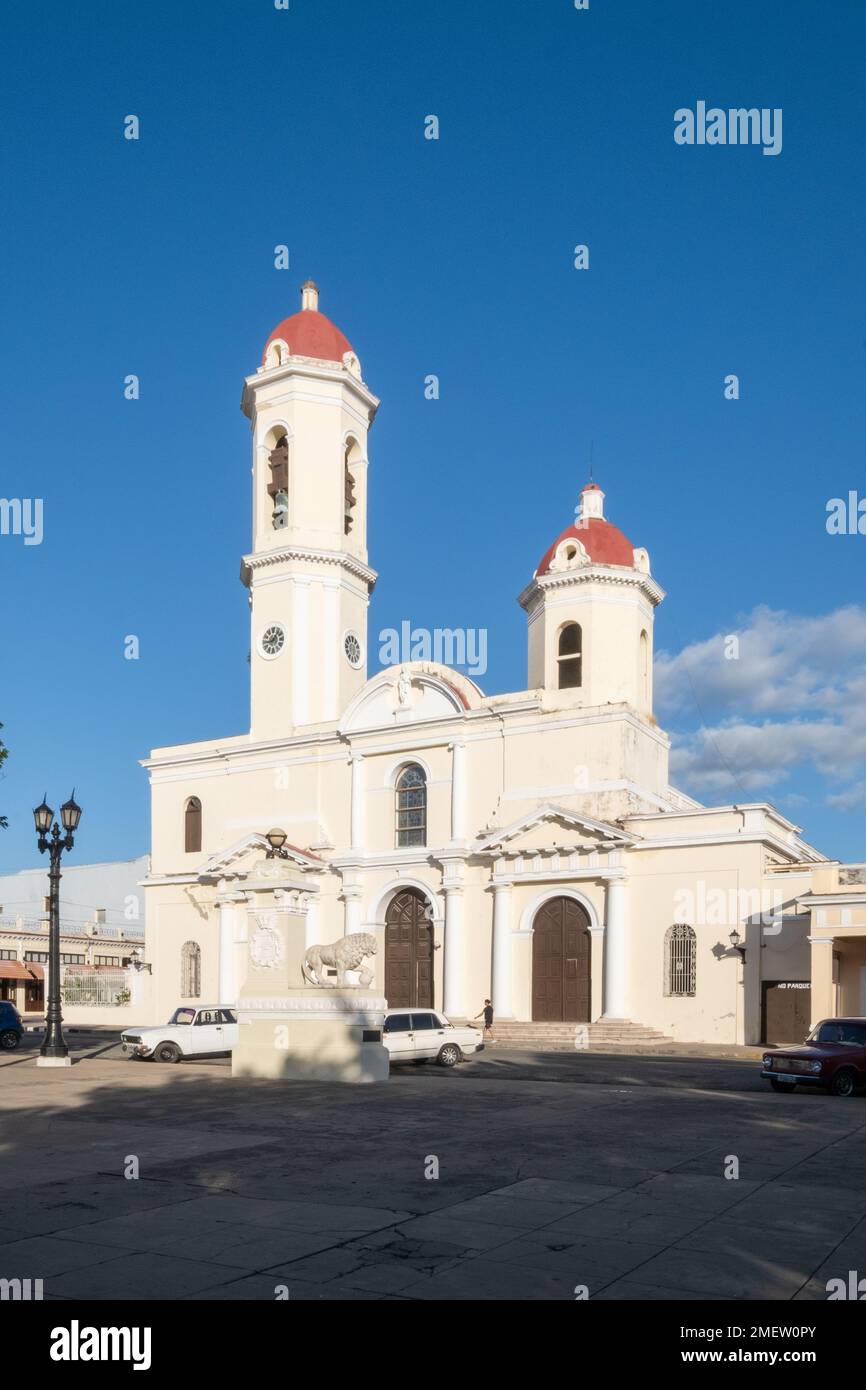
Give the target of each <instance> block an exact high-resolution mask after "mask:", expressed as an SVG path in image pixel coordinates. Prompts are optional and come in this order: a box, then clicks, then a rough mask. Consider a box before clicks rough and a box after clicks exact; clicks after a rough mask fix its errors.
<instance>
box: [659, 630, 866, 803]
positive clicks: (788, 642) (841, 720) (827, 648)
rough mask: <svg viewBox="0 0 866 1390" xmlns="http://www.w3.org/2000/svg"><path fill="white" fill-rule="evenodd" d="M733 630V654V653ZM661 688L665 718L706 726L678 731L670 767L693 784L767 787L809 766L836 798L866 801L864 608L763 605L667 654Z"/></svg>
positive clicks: (730, 792)
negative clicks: (813, 610)
mask: <svg viewBox="0 0 866 1390" xmlns="http://www.w3.org/2000/svg"><path fill="white" fill-rule="evenodd" d="M731 635H736V636H737V638H738V640H739V655H738V656H737V657H736V658H735V659H728V658H726V656H725V650H726V642H727V641H728V639H729V637H730V636H731ZM729 646H730V644H729ZM655 688H656V704H657V708H658V711H659V714H660V718H661V721H662V724H664V723H665V716H666V715H667V714H669V715H671V716H674V717H676V716H680V718H681V719H684V720H687V721H688V723H694V724H699V725H700V727H698V728H692V729H691V730H688V729H687V730H686V731H684V732H682V733H677V732H675V731H674V730H672V731H671V736H672V740H673V750H672V753H671V771H672V774H673V776H674V779H675V780H676V781H677V782H678V783H679V784H680V785H682V786H683V787H684V788H685V789H687V790H692V791H694V792H696V793H701V792H703V793H707V792H709V793H712V794H715V795H721V794H724V795H726V796H734V795H742V794H743V793H747V794H749V795H755V794H766V793H768V791H769V790H770V789H771V788H773V787H776V786H778V785H779V783H782V782H784V781H785V780H786V779H787V778H789V777H791V776H792V774H794V773H795V772H796V771H797V770H801V769H805V768H810V769H813V770H814V771H816V772H818V773H819V774H820V775H821V776H822V777H823V778H825V779H827V780H828V781H829V782H830V783H831V784H832V787H833V790H832V792H831V793H830V794H828V796H827V801H828V803H829V804H831V805H835V806H839V807H842V808H843V809H852V808H854V807H855V806H856V807H859V806H860V805H866V782H864V781H863V776H864V773H866V609H863V608H861V607H859V606H858V605H853V604H852V605H849V606H847V607H844V608H839V609H836V611H835V612H832V613H828V614H826V615H824V616H820V617H801V616H797V615H795V614H791V613H785V612H775V611H773V610H771V609H769V608H764V607H761V608H756V609H755V610H754V612H753V613H751V614H749V615H748V616H747V617H746V618H745V619H744V620H743V621H742V622H741V623H740V624H739V626H738V627H737V628H735V629H734V631H733V633H732V634H731V633H717V634H716V636H714V637H711V638H709V639H708V640H706V641H704V642H696V643H693V644H692V645H690V646H688V647H686V648H684V650H683V651H681V652H679V653H678V654H676V655H671V654H669V653H667V652H661V653H659V655H658V656H657V658H656V666H655ZM846 784H850V785H846ZM858 787H859V788H861V790H860V791H858Z"/></svg>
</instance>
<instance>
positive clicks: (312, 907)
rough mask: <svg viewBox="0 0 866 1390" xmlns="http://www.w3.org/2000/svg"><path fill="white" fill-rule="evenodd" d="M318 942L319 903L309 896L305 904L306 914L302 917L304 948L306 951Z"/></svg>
mask: <svg viewBox="0 0 866 1390" xmlns="http://www.w3.org/2000/svg"><path fill="white" fill-rule="evenodd" d="M318 944H319V904H318V903H317V902H316V899H315V898H310V900H309V902H308V904H307V915H306V917H305V918H304V950H305V951H308V950H309V949H310V947H311V946H318Z"/></svg>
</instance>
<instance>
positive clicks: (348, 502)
mask: <svg viewBox="0 0 866 1390" xmlns="http://www.w3.org/2000/svg"><path fill="white" fill-rule="evenodd" d="M360 458H361V450H360V448H359V447H358V443H357V441H356V440H354V439H349V440H347V441H346V450H345V453H344V455H343V499H344V506H343V530H344V532H345V533H346V535H347V536H348V534H349V532H350V531H351V529H352V527H353V526H354V524H355V507H356V506H357V504H358V498H357V495H356V493H355V474H354V473H353V472H352V468H353V466H354V464H355V461H356V459H360Z"/></svg>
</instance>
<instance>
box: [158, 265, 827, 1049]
mask: <svg viewBox="0 0 866 1390" xmlns="http://www.w3.org/2000/svg"><path fill="white" fill-rule="evenodd" d="M378 405H379V402H378V400H377V399H376V397H375V396H374V395H373V394H372V392H371V391H370V389H369V387H368V386H367V385H366V384H365V382H364V380H363V377H362V373H361V366H360V362H359V359H358V357H357V355H356V353H355V351H354V350H353V348H352V347H351V345H350V344H349V342H348V340H347V339H346V338H345V337H344V335H343V334H342V333H341V332H340V331H339V329H337V328H336V327H335V326H334V325H333V324H332V323H331V322H330V321H329V320H328V319H327V318H325V316H324V315H323V314H321V313H320V312H319V310H318V296H317V291H316V289H315V287H314V286H312V285H311V284H309V283H308V284H307V285H306V286H305V287H304V291H303V300H302V309H301V311H300V312H299V313H297V314H295V315H293V316H292V317H290V318H288V319H286V320H285V321H284V322H282V323H281V324H279V325H278V327H277V328H276V329H275V330H274V332H273V333H272V335H271V337H270V338H269V339H268V342H267V344H266V345H265V351H264V356H263V359H262V364H261V366H260V367H259V368H258V370H257V371H255V372H254V373H253V374H252V375H251V376H249V377H248V378H247V379H246V382H245V384H244V392H243V409H244V411H245V413H246V414H247V416H248V417H249V420H250V426H251V431H252V544H251V548H250V551H249V553H248V554H247V555H246V556H244V558H243V561H242V567H241V573H242V579H243V582H244V583H245V585H246V586H247V588H248V591H249V602H250V617H251V643H250V645H251V721H250V730H249V732H245V733H241V734H235V735H232V736H229V737H226V738H221V739H211V740H207V741H205V742H201V743H192V744H184V745H180V746H177V747H169V748H158V749H156V750H154V751H153V753H152V754H151V756H150V758H149V759H148V760H147V762H146V764H145V766H146V767H147V769H148V771H149V775H150V780H151V786H152V867H151V873H150V876H149V878H148V880H147V885H146V896H147V920H148V956H149V959H150V960H152V961H153V965H154V973H155V981H156V998H157V1014H158V1015H159V1016H165V1017H168V1015H169V1014H170V1012H171V1010H172V1009H173V1008H175V1007H176V1006H177V1005H178V1004H179V1003H180V1002H182V1001H184V1000H190V999H196V998H201V999H203V1000H206V1001H207V1000H209V1001H212V1002H220V1003H228V1004H230V1003H233V1002H234V1001H235V999H236V998H237V995H238V991H239V989H240V987H241V985H242V983H243V981H242V979H241V978H240V975H241V972H242V970H243V968H244V967H243V964H242V962H243V961H244V959H245V950H246V948H245V945H244V943H245V941H246V940H247V933H248V930H249V925H250V921H251V919H252V918H253V917H260V916H261V914H262V913H263V912H266V911H269V910H273V911H279V910H280V907H281V903H282V902H283V901H284V900H285V895H286V894H287V893H288V894H290V895H292V900H293V903H294V904H295V906H297V905H298V904H300V906H301V908H302V910H303V911H305V913H306V937H307V941H308V943H313V942H316V941H324V942H329V941H333V940H335V939H337V938H338V937H340V936H342V935H343V934H344V933H351V932H357V931H365V932H370V933H372V934H374V935H375V937H376V939H377V941H378V945H379V949H378V954H377V956H376V957H375V971H376V978H375V981H374V984H373V989H374V990H378V991H379V992H380V993H383V994H384V995H386V996H387V998H388V1000H389V1003H390V1004H391V1005H392V1006H401V1007H403V1006H405V1007H408V1008H411V1006H412V1005H415V1004H417V1005H430V1004H432V1005H435V1006H436V1007H444V1009H445V1010H446V1012H447V1013H449V1014H451V1015H452V1016H455V1017H459V1016H465V1015H467V1014H475V1013H476V1012H477V1010H479V1009H480V1007H481V1005H482V1003H483V1001H484V999H485V998H486V997H490V998H492V1000H493V1003H494V1008H495V1010H496V1014H497V1017H498V1018H499V1019H501V1020H502V1019H514V1020H518V1021H520V1020H522V1021H526V1022H527V1023H529V1022H534V1023H535V1024H536V1025H539V1026H540V1025H545V1024H547V1025H558V1024H568V1025H571V1024H584V1023H586V1024H590V1025H591V1024H592V1023H593V1022H597V1021H599V1020H602V1019H605V1020H608V1021H609V1023H612V1024H615V1025H617V1026H620V1028H621V1031H622V1032H624V1033H625V1032H627V1031H628V1029H627V1024H628V1023H629V1022H631V1023H633V1024H641V1025H644V1026H648V1027H651V1028H654V1029H657V1030H659V1031H660V1032H662V1033H664V1034H667V1035H670V1036H673V1037H676V1038H679V1039H684V1040H685V1039H688V1040H698V1041H707V1042H725V1043H733V1042H743V1041H749V1042H752V1041H757V1040H759V1039H760V1037H761V1035H762V1032H763V1030H764V1023H763V1019H764V1016H765V1013H767V1011H768V1010H769V1013H770V1015H771V1017H772V1018H773V1020H774V1023H773V1027H774V1030H775V1031H776V1032H777V1033H778V1034H781V1033H784V1032H785V1031H786V1029H789V1028H790V1029H794V1030H795V1031H796V1028H799V1023H798V1022H796V1020H794V1018H793V1014H792V1015H791V1017H790V1018H788V1015H787V1014H786V1013H785V1010H786V1009H788V1010H789V1013H790V1010H791V1009H793V1008H794V1001H795V997H796V1000H797V1001H798V1007H801V1008H802V1006H803V998H804V991H803V987H805V991H806V993H808V983H809V978H810V944H809V941H808V932H809V912H808V908H807V907H806V906H805V905H804V900H805V899H807V898H808V895H809V893H810V888H811V884H812V876H813V873H814V872H815V868H816V866H820V865H822V864H825V863H826V862H827V861H826V859H825V856H824V855H822V854H821V853H819V852H818V851H817V850H815V849H813V848H812V847H810V846H809V845H808V844H807V843H806V842H805V841H804V840H803V839H802V838H801V836H800V830H799V827H797V826H796V825H793V824H792V823H791V822H790V821H789V820H787V819H786V818H785V817H784V816H782V815H781V814H780V813H779V812H778V811H776V810H775V809H774V808H773V807H772V806H770V805H766V804H764V803H755V804H746V805H726V806H714V807H705V806H702V805H700V804H698V803H697V802H696V801H694V800H692V799H691V798H689V797H687V796H684V795H682V794H681V793H679V792H677V791H676V790H674V789H673V788H672V787H671V786H670V784H669V782H668V754H669V746H670V745H669V740H668V737H667V735H666V734H665V733H664V731H663V730H662V729H660V728H659V727H658V724H657V722H656V719H655V717H654V715H653V622H654V614H655V610H656V608H657V606H658V604H659V603H660V602H661V601H662V600H663V598H664V591H663V589H662V588H661V585H660V584H659V582H658V580H657V579H656V577H655V575H654V572H653V569H652V567H651V564H650V557H649V554H648V552H647V551H646V550H645V549H644V548H643V546H642V545H637V546H636V545H634V544H632V542H631V541H630V540H628V539H627V538H626V537H625V536H624V535H623V533H622V532H621V531H620V530H619V529H618V528H617V527H616V526H615V525H614V524H613V523H612V522H611V521H610V520H609V519H608V517H607V516H606V514H605V500H604V494H603V493H602V491H601V489H600V488H599V486H598V485H597V484H595V483H590V484H589V485H587V486H586V487H584V489H583V491H582V492H581V494H580V498H579V504H578V508H577V515H576V519H575V521H574V523H573V524H571V525H567V526H566V527H565V528H564V529H563V530H562V531H561V533H560V534H559V535H558V536H557V537H556V539H555V540H554V541H553V542H552V544H550V545H548V546H546V545H545V540H546V538H544V537H542V538H540V539H539V544H538V545H537V546H535V545H533V544H532V543H530V544H529V546H527V544H526V539H525V537H523V536H521V537H503V543H504V544H508V545H509V547H511V548H512V549H513V548H514V547H515V546H518V545H519V546H521V547H526V550H527V555H526V558H527V581H528V582H527V584H526V587H525V588H524V590H523V592H522V593H521V594H520V596H519V602H520V604H521V605H522V607H523V609H524V611H525V613H526V622H527V682H526V689H524V690H520V691H517V692H513V693H508V694H501V695H484V694H483V693H482V691H481V690H480V689H479V688H478V686H477V685H476V684H474V682H473V681H471V680H469V679H468V678H467V677H466V676H464V675H462V674H460V673H459V672H458V671H456V670H453V669H449V668H448V667H446V666H443V665H440V664H437V663H435V662H431V661H425V660H419V661H411V662H408V663H406V664H403V665H400V666H396V667H393V668H390V669H386V670H383V671H380V672H378V673H376V674H374V675H373V676H372V677H369V676H368V673H367V652H368V640H367V609H368V603H369V597H370V593H371V590H372V588H373V585H374V583H375V580H376V574H375V572H374V571H373V570H372V569H371V567H370V565H369V561H368V556H367V546H366V536H367V469H368V449H367V438H368V431H369V428H370V426H371V425H372V423H373V420H374V417H375V415H376V411H377V409H378ZM417 482H418V489H419V494H420V492H421V490H422V489H423V488H424V487H426V486H428V485H429V483H428V480H426V479H423V478H419V479H418V480H417ZM683 505H686V504H685V503H683ZM644 539H646V538H645V537H641V538H640V540H641V541H643V540H644ZM406 544H407V548H408V547H409V546H410V545H411V544H412V533H411V531H408V530H407V532H406ZM454 545H455V552H454V553H452V554H451V555H450V556H445V557H442V559H441V561H440V562H441V563H448V562H449V561H450V562H454V563H458V562H459V557H458V555H457V554H456V545H457V542H456V541H455V542H454ZM532 551H535V555H533V554H532ZM538 555H541V559H540V560H538V562H537V567H536V568H535V569H534V571H533V569H532V565H533V562H534V561H535V559H536V556H538ZM409 558H410V557H409V556H408V555H407V560H408V559H409ZM719 659H720V660H721V659H723V654H722V653H721V652H720V654H719ZM272 828H278V829H279V830H280V831H281V832H282V833H283V834H284V835H285V837H286V841H287V843H286V848H285V850H284V852H283V853H284V855H288V858H285V857H283V858H281V859H279V860H274V859H273V858H271V859H268V858H267V857H266V856H267V855H268V852H269V842H268V840H267V839H266V838H265V837H266V833H267V832H268V831H269V830H271V829H272ZM732 933H734V940H733V942H732V939H731V935H732ZM738 938H739V939H738ZM744 952H745V954H744ZM774 991H775V992H774ZM786 991H787V993H786ZM786 1019H787V1022H786ZM779 1040H783V1039H779Z"/></svg>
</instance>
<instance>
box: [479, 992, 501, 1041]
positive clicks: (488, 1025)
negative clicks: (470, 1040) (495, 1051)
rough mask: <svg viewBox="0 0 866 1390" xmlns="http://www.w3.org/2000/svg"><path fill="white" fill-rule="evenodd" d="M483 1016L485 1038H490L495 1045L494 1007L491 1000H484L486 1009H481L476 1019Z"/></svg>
mask: <svg viewBox="0 0 866 1390" xmlns="http://www.w3.org/2000/svg"><path fill="white" fill-rule="evenodd" d="M482 1014H483V1015H484V1036H485V1038H489V1039H490V1041H491V1042H492V1043H495V1042H496V1034H495V1033H494V1031H493V1005H492V1004H491V1002H490V1000H489V999H485V1000H484V1008H483V1009H479V1010H478V1013H477V1014H476V1015H475V1017H476V1018H480V1017H481V1015H482Z"/></svg>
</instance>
